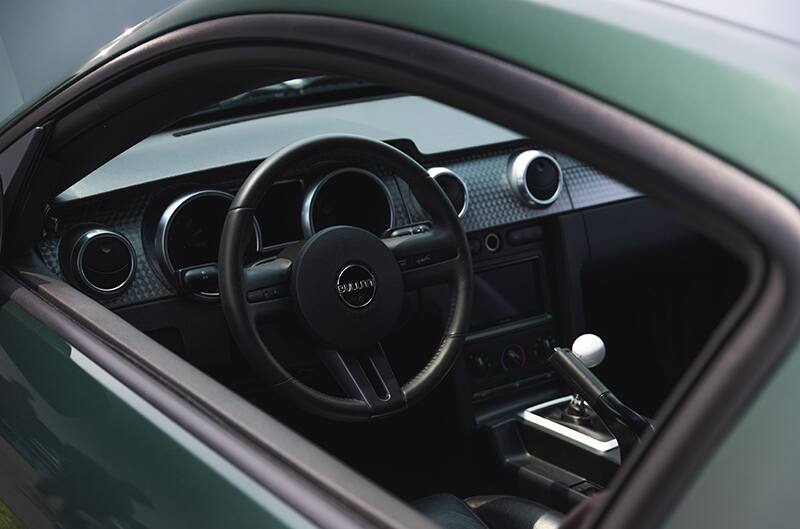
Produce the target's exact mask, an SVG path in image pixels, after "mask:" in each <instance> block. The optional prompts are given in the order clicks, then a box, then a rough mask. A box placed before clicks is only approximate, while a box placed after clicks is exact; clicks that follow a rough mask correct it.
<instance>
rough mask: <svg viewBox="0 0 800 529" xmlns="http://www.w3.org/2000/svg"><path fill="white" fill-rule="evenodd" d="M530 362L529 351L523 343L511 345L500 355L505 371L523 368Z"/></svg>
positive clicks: (501, 364)
mask: <svg viewBox="0 0 800 529" xmlns="http://www.w3.org/2000/svg"><path fill="white" fill-rule="evenodd" d="M527 363H528V352H527V351H526V350H525V348H524V347H522V346H521V345H517V344H514V345H509V346H508V347H506V348H505V350H503V353H502V354H501V355H500V367H502V368H503V371H512V370H514V369H522V368H523V367H525V365H526V364H527Z"/></svg>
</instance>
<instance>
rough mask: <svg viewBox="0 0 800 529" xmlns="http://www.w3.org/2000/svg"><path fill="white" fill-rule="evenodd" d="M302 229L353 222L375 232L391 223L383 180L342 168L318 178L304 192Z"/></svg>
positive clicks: (315, 229) (306, 232) (309, 230)
mask: <svg viewBox="0 0 800 529" xmlns="http://www.w3.org/2000/svg"><path fill="white" fill-rule="evenodd" d="M302 221H303V233H304V235H305V236H306V237H310V236H311V235H313V234H314V233H316V232H318V231H321V230H323V229H325V228H329V227H331V226H342V225H344V226H355V227H357V228H363V229H365V230H367V231H369V232H371V233H373V234H375V235H380V234H382V233H383V232H384V231H386V230H388V229H389V228H391V227H392V226H394V207H393V205H392V197H391V195H390V194H389V189H388V188H387V187H386V184H384V183H383V181H382V180H381V179H380V178H378V177H377V176H375V175H374V174H372V173H370V172H369V171H365V170H363V169H358V168H352V167H351V168H345V169H339V170H337V171H334V172H332V173H330V174H328V175H327V176H325V177H324V178H322V179H320V180H319V181H318V182H317V183H316V184H314V186H313V187H312V188H311V190H310V191H309V192H308V195H306V199H305V201H304V203H303V212H302Z"/></svg>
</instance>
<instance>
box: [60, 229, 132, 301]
mask: <svg viewBox="0 0 800 529" xmlns="http://www.w3.org/2000/svg"><path fill="white" fill-rule="evenodd" d="M135 264H136V254H135V252H134V251H133V246H131V243H130V241H128V239H126V238H125V237H124V236H123V235H121V234H119V233H117V232H115V231H111V230H108V229H105V228H91V229H89V230H87V231H84V232H83V233H82V234H80V235H79V236H78V238H77V239H76V240H75V243H74V244H73V245H72V249H71V251H70V254H69V263H68V265H69V269H68V270H66V271H65V272H68V275H70V276H71V278H72V280H73V281H75V282H77V283H78V284H79V286H81V287H83V288H85V289H87V290H89V291H90V292H93V293H96V294H101V295H104V296H113V295H115V294H119V293H121V292H122V291H123V290H125V289H126V288H128V285H130V283H131V281H132V280H133V274H134V271H135Z"/></svg>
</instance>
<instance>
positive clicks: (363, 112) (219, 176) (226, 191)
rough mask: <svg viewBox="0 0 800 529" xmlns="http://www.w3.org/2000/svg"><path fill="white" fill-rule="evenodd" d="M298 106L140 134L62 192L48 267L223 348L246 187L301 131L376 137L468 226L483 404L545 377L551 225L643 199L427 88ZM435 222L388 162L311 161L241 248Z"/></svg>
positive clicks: (142, 318)
mask: <svg viewBox="0 0 800 529" xmlns="http://www.w3.org/2000/svg"><path fill="white" fill-rule="evenodd" d="M348 106H349V107H351V108H349V109H344V108H343V107H348ZM346 110H347V112H345V111H346ZM344 115H346V116H347V120H344V119H343V117H342V116H344ZM292 116H293V119H294V121H293V122H292V127H291V128H289V129H287V128H285V127H286V123H287V122H286V120H287V119H288V118H287V115H285V114H284V115H277V116H269V117H264V118H259V119H254V120H249V121H247V122H245V123H237V124H233V125H226V126H220V127H217V128H211V129H202V130H190V131H178V132H172V133H162V134H160V135H157V136H156V137H153V138H150V139H148V140H145V142H143V143H142V144H140V145H138V146H136V147H134V148H133V149H131V151H129V152H126V153H123V154H122V155H121V156H119V157H118V158H117V159H115V160H112V162H110V163H109V164H107V165H106V166H104V167H101V168H100V169H99V170H98V171H96V172H95V173H93V174H91V175H89V176H88V177H86V178H85V179H84V180H82V181H81V182H79V183H78V184H76V185H75V186H73V188H70V189H68V190H67V191H65V192H64V193H62V195H60V196H59V197H57V200H56V201H55V203H54V204H53V207H52V209H51V211H50V212H49V218H48V219H46V226H45V232H44V234H43V237H42V239H41V240H40V242H39V244H38V253H39V256H40V257H41V259H42V261H43V262H44V264H45V266H46V267H47V268H48V269H49V270H50V271H51V272H52V273H53V274H54V275H57V276H59V277H61V278H63V279H65V280H66V281H68V282H69V283H71V284H72V285H74V286H76V287H77V288H80V289H81V290H83V291H84V292H86V293H87V294H88V295H90V296H92V297H93V298H95V299H96V300H97V301H99V302H100V303H102V304H104V305H105V306H107V307H108V308H110V309H112V310H115V311H116V312H118V313H119V314H120V315H122V316H123V317H125V318H127V319H128V320H129V321H131V322H132V323H134V325H136V326H138V327H139V328H141V329H142V330H143V331H145V332H147V333H148V334H151V336H153V337H155V338H156V339H158V340H159V341H162V343H164V344H165V345H168V346H169V347H170V348H172V349H173V350H177V351H178V352H181V351H182V352H183V354H185V355H186V356H189V357H193V358H195V359H197V358H200V357H202V356H204V355H206V356H208V355H213V354H216V353H214V352H213V351H212V350H219V349H225V348H230V344H229V343H226V342H225V341H224V340H222V339H221V338H220V337H219V336H220V335H226V334H227V333H226V332H225V324H224V319H223V318H222V315H221V311H220V310H219V303H218V299H217V298H218V289H217V285H216V259H217V254H218V250H219V240H220V235H221V232H222V225H223V223H224V220H225V216H226V213H227V210H228V207H229V206H230V204H231V201H232V199H233V196H234V194H235V193H236V192H237V191H238V188H239V186H240V185H241V184H242V182H243V181H244V179H245V178H246V177H247V176H248V175H249V174H250V172H251V171H252V170H253V169H254V168H255V167H256V166H257V165H258V163H260V162H261V160H262V159H263V157H264V156H268V155H269V154H270V153H271V152H274V151H275V150H277V149H278V148H279V147H280V146H282V145H283V144H285V143H287V142H288V141H289V140H292V139H294V138H292V136H297V137H298V139H299V138H301V137H308V136H311V135H314V133H319V132H334V131H335V132H345V133H356V134H362V135H369V136H372V137H377V138H378V139H382V140H384V141H389V142H390V143H392V144H393V145H395V146H396V147H398V148H400V149H401V150H404V151H405V152H406V153H407V154H409V155H410V156H412V157H413V158H415V159H416V160H417V161H418V162H419V163H420V164H422V165H423V166H424V167H426V168H427V169H428V172H429V174H430V176H431V177H432V178H435V179H436V181H437V182H438V183H439V185H440V187H441V188H442V190H443V191H444V192H445V194H446V195H447V197H448V198H449V200H450V202H451V203H452V205H453V207H454V209H455V210H456V212H457V213H458V214H459V217H460V219H461V222H462V224H463V226H464V229H465V231H466V232H467V236H468V239H469V243H470V248H471V251H472V253H473V263H474V269H475V281H474V284H475V292H474V302H473V306H474V308H473V314H472V326H471V334H470V336H469V338H468V340H467V345H466V356H467V358H468V362H469V367H470V373H471V376H472V380H473V387H472V389H473V393H474V395H475V398H476V399H481V398H486V397H487V396H490V395H491V394H492V393H494V392H497V391H502V390H503V388H504V387H506V386H507V385H509V384H511V385H514V384H519V383H520V381H522V380H526V379H529V378H531V377H536V376H540V375H542V374H543V370H542V369H540V368H539V367H537V366H536V364H535V362H533V361H532V358H533V357H534V356H535V354H534V353H535V349H536V348H537V347H549V346H550V345H551V344H552V343H556V342H559V340H560V337H561V335H562V334H564V331H563V328H564V327H563V325H562V322H561V321H560V320H563V319H564V318H563V314H564V310H565V309H564V306H563V305H564V300H563V299H561V298H559V296H558V294H557V291H558V288H557V286H556V285H555V278H556V276H557V275H558V274H560V273H561V272H560V271H559V270H558V269H557V263H558V261H559V260H560V255H559V253H558V252H559V251H558V249H557V248H556V245H554V243H553V241H552V237H551V236H550V235H551V232H552V231H553V230H552V222H553V221H554V219H557V218H559V217H560V216H563V215H567V214H569V213H571V212H574V211H577V210H583V209H586V208H591V207H596V206H602V205H605V204H611V203H615V202H621V201H625V200H628V199H631V198H636V197H639V196H641V195H640V194H639V193H638V192H637V191H635V190H633V189H631V188H629V187H627V186H625V185H623V184H621V183H619V182H617V181H615V180H614V179H612V178H610V177H608V176H607V175H605V174H603V173H601V172H600V171H598V170H596V169H595V168H593V167H590V166H587V165H586V164H583V163H581V162H579V161H577V160H575V159H573V158H571V157H569V156H566V155H564V154H562V153H560V152H557V151H554V150H552V149H548V148H546V147H544V146H541V145H538V144H537V143H536V142H534V141H531V140H530V139H527V138H521V137H519V136H517V135H515V134H513V133H511V132H510V131H507V130H505V129H500V128H498V127H495V126H494V125H492V124H489V123H487V122H485V121H483V120H480V119H478V118H475V117H472V116H469V115H467V114H464V113H461V112H459V111H456V110H453V109H450V108H449V107H445V106H443V105H439V104H438V103H434V102H432V101H429V100H425V99H422V98H417V97H411V96H402V97H395V98H391V99H388V100H378V101H364V102H358V103H352V104H349V105H340V106H337V107H328V108H320V109H313V110H308V111H303V112H298V113H294V114H292ZM423 116H427V117H425V118H423ZM378 118H379V119H378ZM376 120H377V121H376ZM298 122H299V123H303V124H308V126H307V127H300V126H298ZM376 122H377V123H380V126H376V125H375V124H374V123H376ZM422 122H424V123H425V124H426V125H427V126H421V125H420V124H421V123H422ZM254 136H255V137H257V138H259V139H260V141H259V142H256V143H258V144H259V145H256V144H255V143H254V142H253V141H252V138H253V137H254ZM222 138H224V142H223V140H222ZM215 143H216V146H217V148H216V149H211V148H209V147H210V145H212V144H215ZM258 152H260V154H257V153H258ZM156 162H157V163H156ZM427 220H428V218H427V214H426V213H425V211H424V210H423V208H422V207H421V206H420V205H419V204H418V203H417V202H416V200H415V199H414V197H413V195H412V194H411V192H410V190H409V189H408V187H407V186H406V184H405V183H404V181H403V180H402V178H400V177H398V175H396V174H393V173H392V170H391V169H390V168H387V167H383V166H381V165H379V164H376V163H372V162H370V161H369V160H365V159H360V158H359V157H358V156H355V157H354V156H342V157H334V158H333V159H319V160H309V161H308V163H307V164H305V165H304V166H303V167H298V168H297V169H296V170H295V171H293V172H291V173H288V174H285V175H283V176H282V177H281V178H280V180H279V181H278V182H276V183H275V184H274V185H273V186H272V188H271V189H270V191H269V193H267V195H266V197H265V198H264V199H263V201H262V203H261V204H260V205H259V206H258V208H257V210H256V212H255V218H254V223H253V230H252V234H251V236H250V238H251V240H250V243H249V244H248V247H249V248H250V250H249V252H250V253H249V254H248V256H247V258H248V260H249V261H250V262H255V261H258V260H260V259H265V258H270V257H271V256H274V255H276V254H277V253H278V252H280V251H281V250H282V249H284V248H286V247H287V246H288V245H291V244H292V243H293V242H296V241H299V240H302V239H305V238H308V237H310V236H311V235H313V234H314V233H316V232H318V231H320V230H323V229H325V228H327V227H330V226H336V225H343V224H344V225H352V226H358V227H361V228H363V229H365V230H367V231H370V232H371V233H373V234H375V235H378V236H392V235H399V234H405V233H415V230H424V229H425V226H426V222H427ZM203 350H205V351H206V353H203V352H202V351H203ZM209 351H211V352H209Z"/></svg>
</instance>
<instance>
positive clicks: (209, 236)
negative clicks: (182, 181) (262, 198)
mask: <svg viewBox="0 0 800 529" xmlns="http://www.w3.org/2000/svg"><path fill="white" fill-rule="evenodd" d="M232 201H233V195H231V194H230V193H226V192H224V191H218V190H212V189H205V190H201V191H193V192H191V193H187V194H185V195H182V196H180V197H178V198H177V199H175V200H174V201H173V202H172V203H171V204H170V205H169V206H167V208H166V209H165V210H164V213H163V214H162V215H161V220H160V221H159V223H158V227H157V229H156V252H157V254H158V258H159V261H160V263H161V267H162V270H163V271H164V273H165V275H166V276H167V277H168V278H170V279H173V280H176V274H177V273H179V272H180V271H181V270H183V269H186V268H192V267H197V266H202V265H210V264H215V263H216V262H217V256H218V254H219V240H220V237H221V236H222V227H223V225H224V224H225V217H226V216H227V214H228V208H229V207H230V205H231V202H232ZM253 238H254V239H255V242H254V243H253V244H254V246H255V248H256V249H258V248H260V246H261V241H260V238H261V234H260V230H259V227H258V224H257V223H255V225H254V234H253ZM217 294H218V293H217V292H203V295H209V296H214V295H217Z"/></svg>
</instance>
